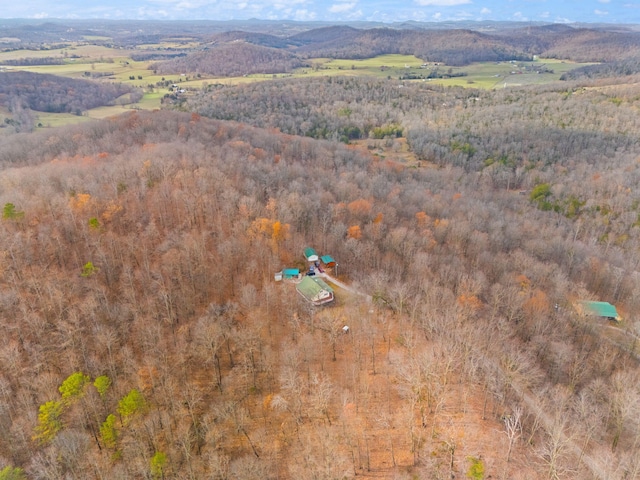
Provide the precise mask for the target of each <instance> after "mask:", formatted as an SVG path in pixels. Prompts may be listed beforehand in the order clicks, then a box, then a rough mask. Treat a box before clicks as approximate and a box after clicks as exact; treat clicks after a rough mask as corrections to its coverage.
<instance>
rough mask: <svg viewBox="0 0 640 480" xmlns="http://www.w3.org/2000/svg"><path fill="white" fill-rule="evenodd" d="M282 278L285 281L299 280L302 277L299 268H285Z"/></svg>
mask: <svg viewBox="0 0 640 480" xmlns="http://www.w3.org/2000/svg"><path fill="white" fill-rule="evenodd" d="M282 276H283V277H284V279H285V280H288V279H291V278H298V277H299V276H300V270H299V269H297V268H285V269H284V270H282Z"/></svg>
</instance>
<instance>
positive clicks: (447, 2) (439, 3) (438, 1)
mask: <svg viewBox="0 0 640 480" xmlns="http://www.w3.org/2000/svg"><path fill="white" fill-rule="evenodd" d="M413 1H414V2H415V3H417V4H418V5H420V6H422V7H428V6H434V7H453V6H455V5H466V4H468V3H471V0H413Z"/></svg>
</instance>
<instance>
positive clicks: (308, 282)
mask: <svg viewBox="0 0 640 480" xmlns="http://www.w3.org/2000/svg"><path fill="white" fill-rule="evenodd" d="M296 289H297V290H298V292H300V293H301V294H302V296H303V297H304V298H306V299H307V300H309V301H310V302H314V301H316V300H317V299H318V296H319V295H321V294H322V292H329V293H333V288H331V287H330V286H329V285H327V284H326V283H325V282H324V281H323V280H322V279H320V278H316V277H304V278H303V279H302V281H301V282H300V283H299V284H298V285H296Z"/></svg>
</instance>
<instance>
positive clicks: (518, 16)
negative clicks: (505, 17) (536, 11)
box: [513, 12, 529, 22]
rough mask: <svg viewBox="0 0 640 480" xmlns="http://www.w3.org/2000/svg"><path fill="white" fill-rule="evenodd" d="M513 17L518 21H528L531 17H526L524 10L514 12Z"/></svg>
mask: <svg viewBox="0 0 640 480" xmlns="http://www.w3.org/2000/svg"><path fill="white" fill-rule="evenodd" d="M513 19H514V20H516V21H518V22H528V21H529V19H528V18H527V17H525V16H524V15H523V14H522V12H515V13H514V14H513Z"/></svg>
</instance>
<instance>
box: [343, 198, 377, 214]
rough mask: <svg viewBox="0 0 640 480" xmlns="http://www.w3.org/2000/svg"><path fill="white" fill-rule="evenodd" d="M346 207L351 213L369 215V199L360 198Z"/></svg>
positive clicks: (370, 206)
mask: <svg viewBox="0 0 640 480" xmlns="http://www.w3.org/2000/svg"><path fill="white" fill-rule="evenodd" d="M347 208H348V209H349V212H350V213H351V215H369V214H370V213H371V208H372V205H371V202H370V201H369V200H365V199H364V198H360V199H358V200H354V201H353V202H351V203H350V204H349V205H347Z"/></svg>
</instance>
